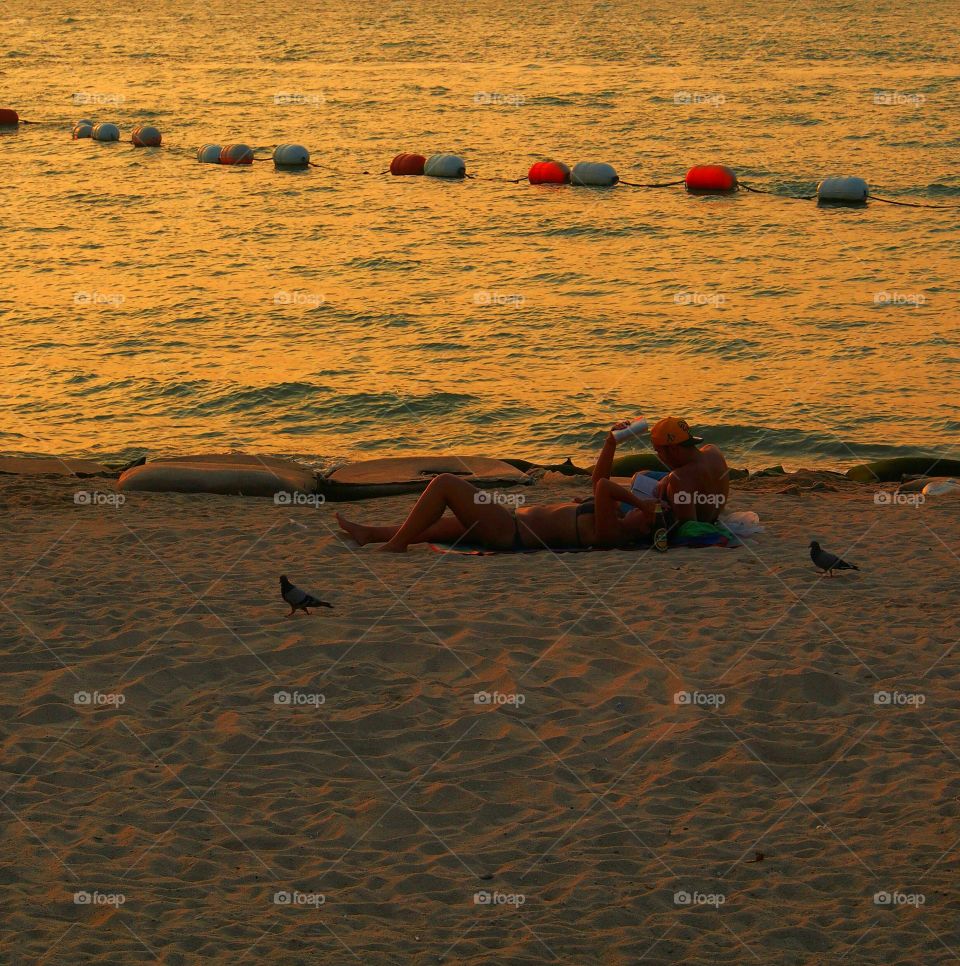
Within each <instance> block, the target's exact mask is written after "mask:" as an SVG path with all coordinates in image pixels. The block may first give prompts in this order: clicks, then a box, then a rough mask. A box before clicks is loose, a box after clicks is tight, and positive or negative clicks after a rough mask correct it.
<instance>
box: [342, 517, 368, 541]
mask: <svg viewBox="0 0 960 966" xmlns="http://www.w3.org/2000/svg"><path fill="white" fill-rule="evenodd" d="M334 516H335V517H336V518H337V523H339V524H340V529H341V530H343V532H344V533H346V534H347V535H348V536H350V537H353V539H354V540H356V541H357V543H358V544H360V546H361V547H365V546H366V545H367V544H368V543H369V542H370V528H369V527H365V526H364V525H363V524H362V523H353V522H352V521H351V520H348V519H347V518H346V517H345V516H342V515H341V514H339V513H335V514H334Z"/></svg>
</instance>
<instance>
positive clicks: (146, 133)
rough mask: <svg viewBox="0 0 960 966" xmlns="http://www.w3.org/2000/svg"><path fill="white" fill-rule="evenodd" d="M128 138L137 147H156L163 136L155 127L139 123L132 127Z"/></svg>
mask: <svg viewBox="0 0 960 966" xmlns="http://www.w3.org/2000/svg"><path fill="white" fill-rule="evenodd" d="M130 140H131V141H132V142H133V144H134V146H135V147H138V148H158V147H160V142H161V141H162V140H163V136H162V135H161V134H160V132H159V131H158V130H157V129H156V128H155V127H152V126H151V125H149V124H141V125H140V126H139V127H135V128H134V129H133V133H132V134H131V135H130Z"/></svg>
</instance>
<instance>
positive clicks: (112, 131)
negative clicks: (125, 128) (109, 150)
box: [92, 121, 120, 141]
mask: <svg viewBox="0 0 960 966" xmlns="http://www.w3.org/2000/svg"><path fill="white" fill-rule="evenodd" d="M92 137H93V140H94V141H119V140H120V128H118V127H117V125H116V124H111V123H110V122H109V121H103V122H101V123H100V124H98V125H97V126H96V127H95V128H94V129H93V134H92Z"/></svg>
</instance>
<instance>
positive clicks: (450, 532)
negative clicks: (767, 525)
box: [336, 513, 465, 547]
mask: <svg viewBox="0 0 960 966" xmlns="http://www.w3.org/2000/svg"><path fill="white" fill-rule="evenodd" d="M336 518H337V523H339V524H340V529H341V530H343V531H344V532H345V533H348V534H349V535H350V536H351V537H353V539H354V540H356V541H357V543H359V544H360V546H361V547H364V546H366V545H367V544H368V543H386V542H387V541H388V540H390V539H391V538H392V537H394V536H395V535H396V533H397V531H398V530H399V529H400V526H401V525H400V524H395V525H393V526H386V527H375V526H366V525H365V524H362V523H354V522H353V521H352V520H348V519H347V518H346V517H345V516H343V515H342V514H339V513H337V514H336ZM464 533H465V530H464V526H463V524H462V523H461V522H460V521H459V520H458V519H457V518H456V517H444V518H443V519H442V520H438V521H437V522H436V523H434V524H433V526H430V527H427V529H426V530H424V531H423V533H421V534H419V535H418V536H417V537H416V539H414V540H411V541H410V542H411V543H456V542H457V541H458V540H459V539H460V538H461V537H463V535H464Z"/></svg>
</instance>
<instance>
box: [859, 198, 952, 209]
mask: <svg viewBox="0 0 960 966" xmlns="http://www.w3.org/2000/svg"><path fill="white" fill-rule="evenodd" d="M867 197H868V198H869V199H870V200H871V201H882V202H883V203H884V204H885V205H899V206H900V207H901V208H934V209H936V208H939V209H940V210H941V211H955V210H956V209H957V208H960V205H921V204H917V202H915V201H892V200H891V199H890V198H878V197H877V196H876V195H867Z"/></svg>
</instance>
